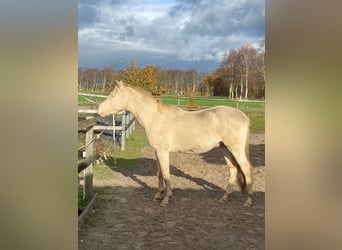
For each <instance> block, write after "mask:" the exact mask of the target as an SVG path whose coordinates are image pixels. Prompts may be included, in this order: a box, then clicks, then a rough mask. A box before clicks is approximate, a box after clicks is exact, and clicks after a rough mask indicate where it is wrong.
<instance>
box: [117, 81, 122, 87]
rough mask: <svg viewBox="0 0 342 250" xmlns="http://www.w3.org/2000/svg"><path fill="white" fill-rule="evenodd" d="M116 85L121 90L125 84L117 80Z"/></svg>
mask: <svg viewBox="0 0 342 250" xmlns="http://www.w3.org/2000/svg"><path fill="white" fill-rule="evenodd" d="M116 84H117V85H118V87H119V88H121V87H122V86H123V82H122V81H118V80H116Z"/></svg>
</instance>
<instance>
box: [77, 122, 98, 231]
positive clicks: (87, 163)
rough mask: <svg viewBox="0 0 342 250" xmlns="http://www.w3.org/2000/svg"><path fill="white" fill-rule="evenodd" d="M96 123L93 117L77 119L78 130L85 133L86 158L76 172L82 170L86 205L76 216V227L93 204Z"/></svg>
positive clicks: (94, 198) (95, 195)
mask: <svg viewBox="0 0 342 250" xmlns="http://www.w3.org/2000/svg"><path fill="white" fill-rule="evenodd" d="M95 124H96V119H95V118H83V117H81V118H79V120H78V132H82V131H83V132H84V131H85V133H86V137H85V147H86V156H87V158H86V159H85V160H83V161H82V162H80V163H78V174H79V173H80V172H82V171H83V199H84V200H86V201H88V205H87V207H86V208H85V209H84V210H83V211H82V213H81V215H80V216H79V217H78V227H80V226H81V225H82V223H83V221H84V218H85V217H86V215H87V214H88V213H89V211H91V208H92V207H93V205H94V204H95V201H96V198H97V193H95V194H93V162H94V161H95V160H96V158H97V156H96V155H94V146H93V143H94V125H95Z"/></svg>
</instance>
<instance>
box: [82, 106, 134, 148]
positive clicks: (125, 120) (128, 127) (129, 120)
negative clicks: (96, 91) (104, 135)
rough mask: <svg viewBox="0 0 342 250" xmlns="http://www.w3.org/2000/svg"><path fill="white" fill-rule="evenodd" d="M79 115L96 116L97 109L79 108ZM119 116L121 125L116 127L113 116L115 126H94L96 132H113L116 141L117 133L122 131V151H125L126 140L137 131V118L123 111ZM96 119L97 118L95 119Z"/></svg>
mask: <svg viewBox="0 0 342 250" xmlns="http://www.w3.org/2000/svg"><path fill="white" fill-rule="evenodd" d="M78 114H79V115H82V114H83V115H85V116H88V117H90V116H94V115H96V114H97V111H96V109H90V108H84V107H83V108H79V109H78ZM117 115H121V125H120V126H117V125H115V116H114V115H113V116H112V121H113V125H94V126H93V129H94V131H103V130H110V131H112V132H113V138H114V140H115V132H116V131H121V140H120V145H121V150H125V145H126V139H127V138H128V137H129V136H130V135H131V134H132V132H133V130H134V129H135V118H134V115H133V114H132V113H130V112H128V111H126V110H125V111H121V112H119V113H117ZM94 119H95V118H94Z"/></svg>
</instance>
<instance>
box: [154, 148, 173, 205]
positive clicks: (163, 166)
mask: <svg viewBox="0 0 342 250" xmlns="http://www.w3.org/2000/svg"><path fill="white" fill-rule="evenodd" d="M157 161H159V164H160V170H161V174H162V177H163V181H164V183H165V196H164V199H163V200H162V202H161V203H160V205H161V206H167V205H169V199H170V198H171V195H172V190H171V184H170V165H169V164H170V163H169V161H170V159H169V152H167V151H160V150H159V151H158V150H157ZM164 183H163V184H164Z"/></svg>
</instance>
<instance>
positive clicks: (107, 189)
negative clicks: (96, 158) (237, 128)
mask: <svg viewBox="0 0 342 250" xmlns="http://www.w3.org/2000/svg"><path fill="white" fill-rule="evenodd" d="M142 153H143V156H144V158H142V159H141V160H140V161H139V162H138V163H137V164H136V165H135V166H134V167H132V168H129V169H124V170H123V169H120V168H118V169H117V170H116V169H113V171H112V175H113V176H112V178H110V180H108V181H98V180H94V186H95V187H97V188H98V190H100V194H99V196H98V202H97V205H96V206H95V209H94V211H93V214H92V215H91V216H90V217H89V218H88V219H87V220H86V222H85V224H83V225H82V227H81V228H80V230H79V240H78V242H79V249H264V248H265V239H264V238H265V231H264V222H265V221H264V219H265V216H264V213H265V141H264V134H252V135H251V141H250V157H251V162H252V164H253V166H254V169H253V176H254V181H253V188H254V194H253V202H254V206H253V207H251V208H248V207H244V206H243V202H244V201H245V197H244V196H243V195H242V194H241V193H240V192H235V193H233V195H232V196H231V197H230V198H229V200H228V202H227V203H225V204H221V203H219V202H218V199H219V198H220V197H221V196H222V195H223V194H224V190H225V187H226V185H227V178H228V177H229V172H228V169H227V167H226V165H225V162H224V159H223V156H222V154H221V151H220V149H214V150H212V151H210V152H208V153H205V154H185V153H173V154H171V157H170V164H171V166H170V169H171V185H172V188H173V195H172V198H171V203H170V205H169V206H168V207H160V206H159V203H158V202H153V201H152V198H153V196H154V194H155V193H156V192H157V177H156V166H155V164H156V163H155V156H154V151H153V150H152V148H150V147H146V148H144V149H143V152H142Z"/></svg>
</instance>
